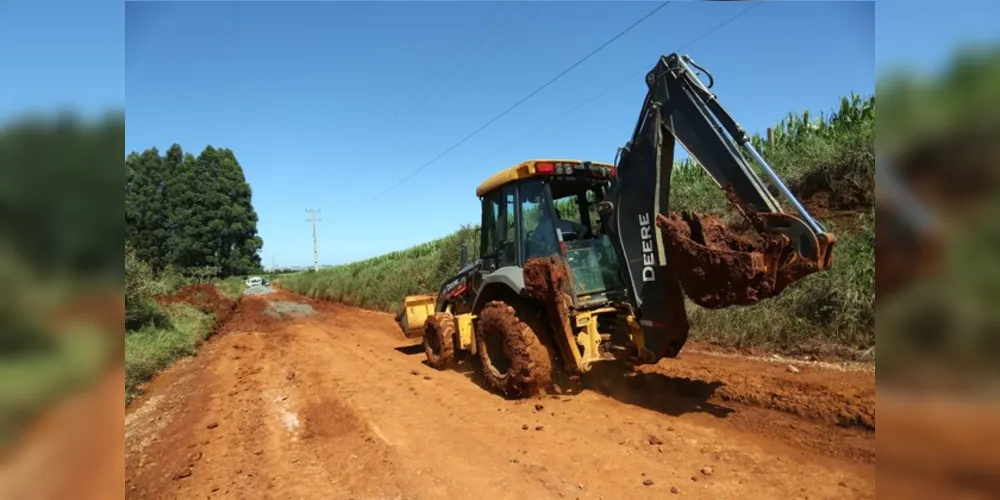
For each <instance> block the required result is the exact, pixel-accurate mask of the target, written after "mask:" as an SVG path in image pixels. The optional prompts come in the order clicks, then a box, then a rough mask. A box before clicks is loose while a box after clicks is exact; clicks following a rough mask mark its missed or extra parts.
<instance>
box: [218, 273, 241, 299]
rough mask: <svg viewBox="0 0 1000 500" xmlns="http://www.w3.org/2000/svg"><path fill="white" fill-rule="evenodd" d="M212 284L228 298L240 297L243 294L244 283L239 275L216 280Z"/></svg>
mask: <svg viewBox="0 0 1000 500" xmlns="http://www.w3.org/2000/svg"><path fill="white" fill-rule="evenodd" d="M214 284H215V288H216V289H217V290H218V291H219V293H220V294H222V296H223V297H225V298H227V299H229V300H236V299H238V298H240V296H241V295H243V290H244V289H246V283H244V280H243V279H242V278H241V277H239V276H233V277H230V278H226V279H222V280H217V281H216V282H215V283H214Z"/></svg>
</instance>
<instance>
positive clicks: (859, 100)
mask: <svg viewBox="0 0 1000 500" xmlns="http://www.w3.org/2000/svg"><path fill="white" fill-rule="evenodd" d="M753 140H754V143H755V144H756V145H757V147H758V149H760V150H761V151H762V153H763V154H764V155H765V157H766V158H767V159H768V161H769V162H770V163H771V164H772V167H774V169H775V170H776V171H777V172H778V173H779V174H780V175H781V176H782V177H783V178H784V179H785V180H786V181H787V183H788V184H789V186H790V187H791V188H792V189H793V191H795V192H796V193H797V195H798V196H799V197H800V199H802V200H804V201H805V202H806V203H807V204H809V205H810V209H811V210H812V209H814V210H813V214H814V215H815V216H817V217H818V218H819V219H820V220H821V221H823V222H824V223H825V224H826V226H827V229H828V230H831V231H834V232H835V233H836V234H837V235H838V237H839V238H840V239H839V245H838V246H837V248H836V250H835V259H836V260H835V267H834V269H833V270H831V271H829V272H826V273H820V274H817V275H813V276H810V277H808V278H806V279H804V280H801V281H800V282H799V283H797V284H795V285H793V286H791V287H790V288H789V289H788V290H786V292H785V293H784V294H783V295H782V296H780V297H777V298H774V299H771V300H768V301H764V302H762V303H760V304H757V305H754V306H748V307H734V308H730V309H726V310H721V311H708V310H703V309H701V308H699V307H697V306H695V305H693V304H689V314H690V317H691V321H692V336H693V337H694V338H699V339H703V340H708V341H712V342H718V343H724V344H728V345H739V346H750V345H755V346H767V347H770V348H776V349H780V350H791V351H802V350H822V351H829V350H830V349H829V348H830V347H835V348H836V349H835V350H837V351H839V352H841V353H842V354H844V355H853V354H854V353H857V352H859V350H860V349H866V348H868V347H871V346H873V345H874V342H875V335H874V327H875V254H874V242H875V220H874V200H873V191H874V167H875V161H874V152H875V146H874V140H875V98H874V96H871V97H867V98H863V97H862V96H856V95H855V96H851V97H846V98H843V99H842V100H841V102H840V106H839V108H838V109H837V110H836V111H835V112H834V113H831V114H830V115H829V116H823V115H821V116H819V117H816V118H811V117H810V116H809V113H808V112H803V113H801V114H794V113H792V114H789V116H788V117H787V118H786V119H784V120H782V121H781V122H780V123H779V124H777V125H776V126H775V133H774V139H773V144H769V143H768V142H767V140H766V139H765V138H762V137H759V136H757V137H754V139H753ZM760 175H762V176H763V174H762V173H761V174H760ZM775 194H777V193H775ZM671 196H672V201H671V204H672V206H674V207H675V209H677V210H692V211H697V212H701V213H713V214H717V215H721V216H723V217H729V218H731V217H732V212H731V209H730V207H729V204H728V202H727V201H726V200H725V198H724V196H723V194H722V192H721V191H720V190H719V189H718V187H717V186H716V185H715V184H714V181H713V180H712V179H711V178H710V177H709V176H708V175H707V174H706V173H705V172H704V171H703V170H702V169H701V168H699V167H698V166H697V165H695V164H694V163H693V162H691V161H680V162H678V163H677V165H676V166H675V168H674V172H673V188H672V193H671ZM779 199H780V198H779ZM568 212H569V211H568ZM475 237H476V230H475V228H474V227H464V228H462V229H461V230H459V231H458V232H456V233H455V234H452V235H450V236H448V237H445V238H442V239H439V240H434V241H431V242H428V243H424V244H422V245H418V246H416V247H413V248H410V249H408V250H404V251H399V252H393V253H390V254H387V255H382V256H379V257H375V258H372V259H368V260H364V261H360V262H355V263H352V264H347V265H343V266H337V267H334V268H330V269H325V270H321V271H320V272H319V273H312V272H307V273H300V274H295V275H290V276H286V277H283V278H282V279H281V283H282V285H283V286H285V287H288V288H289V289H291V290H294V291H297V292H300V293H304V294H307V295H309V296H311V297H314V298H323V299H328V300H333V301H338V302H343V303H346V304H351V305H356V306H360V307H366V308H372V309H379V310H383V311H391V312H395V311H398V310H399V308H400V307H401V305H402V300H403V297H404V296H406V295H411V294H417V293H427V292H436V291H437V289H438V287H440V286H441V284H442V283H443V281H444V279H446V278H447V277H449V276H451V275H453V274H454V273H455V272H457V270H458V263H459V251H460V248H461V244H462V243H463V242H464V243H466V244H468V245H469V249H470V255H472V254H473V253H474V252H475V251H476V250H477V249H478V242H477V241H475Z"/></svg>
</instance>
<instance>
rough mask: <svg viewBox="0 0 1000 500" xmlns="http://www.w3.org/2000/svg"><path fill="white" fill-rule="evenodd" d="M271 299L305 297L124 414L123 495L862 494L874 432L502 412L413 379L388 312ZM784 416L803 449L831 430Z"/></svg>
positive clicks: (716, 417) (420, 376)
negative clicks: (840, 437)
mask: <svg viewBox="0 0 1000 500" xmlns="http://www.w3.org/2000/svg"><path fill="white" fill-rule="evenodd" d="M268 300H270V301H276V300H281V301H296V302H301V301H303V299H301V298H298V297H296V296H293V295H291V294H287V293H284V292H282V293H278V294H275V295H271V296H261V297H248V298H246V299H244V301H243V305H241V308H240V310H238V311H237V312H236V315H235V316H234V318H233V320H232V322H231V323H230V325H229V326H228V327H227V328H226V329H225V331H224V332H223V333H222V334H220V335H218V336H216V337H215V338H214V339H213V340H211V341H209V342H208V343H207V344H206V345H205V346H204V347H203V349H202V351H201V352H200V353H199V355H198V357H197V358H194V359H192V360H189V362H187V363H182V364H181V365H179V366H178V367H176V368H173V369H171V370H168V371H167V372H165V373H164V374H163V375H162V376H161V377H159V378H158V379H157V381H155V382H154V383H153V384H152V385H151V387H150V388H149V391H148V394H147V396H145V397H144V398H143V399H142V400H140V401H137V403H136V404H135V405H134V406H136V407H135V408H134V409H133V410H132V411H131V412H130V415H129V417H130V418H131V419H132V422H131V423H130V426H129V427H130V428H131V433H129V435H128V436H127V439H126V441H127V446H126V462H127V464H128V465H127V467H126V472H127V481H126V483H127V493H128V495H129V496H130V497H131V496H134V497H137V498H144V497H156V498H194V497H199V496H201V497H207V498H215V497H218V498H251V497H252V498H278V497H281V498H296V497H297V498H383V497H384V498H422V499H423V498H470V497H478V496H484V495H485V496H487V497H489V498H560V497H566V498H637V499H638V498H663V497H664V496H665V495H670V494H671V490H672V489H676V490H677V491H678V492H679V493H680V494H683V495H686V496H688V497H694V498H713V499H714V498H726V497H746V498H789V497H794V498H802V497H806V496H808V497H809V498H847V497H851V498H871V497H874V492H875V483H874V478H875V467H874V463H873V460H874V458H873V457H874V455H873V452H874V433H873V432H869V431H862V430H857V431H858V432H866V433H867V435H861V436H862V437H865V439H867V441H870V442H871V443H872V444H871V449H872V462H868V461H867V460H864V459H859V458H858V457H856V456H853V455H851V454H841V455H838V454H837V453H831V451H836V450H823V449H814V448H810V447H809V444H808V442H807V441H803V440H799V441H797V442H790V441H788V440H785V439H780V438H779V436H781V435H782V433H786V432H788V431H789V430H788V428H786V427H783V421H782V420H780V419H771V420H768V419H767V418H765V417H766V416H768V415H770V416H773V415H785V414H782V413H781V412H777V411H774V410H763V409H759V411H760V412H762V413H760V414H757V416H756V417H752V418H750V417H739V418H744V421H743V422H744V424H745V425H744V427H742V428H741V427H740V425H734V424H733V422H736V421H738V418H737V417H734V416H740V415H752V412H750V410H749V409H751V408H753V407H752V406H750V405H745V407H743V406H740V407H736V410H735V411H733V405H732V404H731V403H726V402H724V401H720V402H718V404H717V403H716V402H713V401H714V400H712V399H711V397H708V398H702V400H701V401H700V402H699V401H696V400H695V401H690V400H689V401H684V400H683V399H684V398H679V399H680V400H678V398H675V400H674V402H673V403H670V404H674V405H677V406H676V407H675V408H673V409H672V410H673V411H665V410H671V408H669V407H657V406H656V405H655V404H649V402H648V401H642V402H640V403H643V404H637V402H630V401H628V400H627V399H626V398H625V397H623V396H622V395H621V394H613V393H605V394H602V393H601V391H600V390H585V391H583V392H581V393H579V394H576V395H563V396H549V397H545V398H542V399H538V400H526V401H508V400H505V399H503V398H501V397H499V396H496V395H494V394H492V393H490V392H488V391H487V390H485V389H484V388H483V387H482V385H481V382H480V381H478V380H477V377H475V376H474V375H473V374H472V373H471V370H470V366H469V365H468V364H467V363H460V364H459V366H458V368H457V369H456V370H449V371H440V372H439V371H436V370H433V369H431V368H430V367H428V366H426V365H425V364H424V359H425V357H424V355H423V353H422V351H421V350H420V349H419V347H417V348H416V349H408V348H407V344H410V343H411V341H406V340H405V339H403V337H402V335H401V334H400V333H399V330H398V327H397V326H396V325H395V323H394V321H393V319H392V317H391V315H388V314H382V313H375V312H370V311H363V310H359V309H354V308H348V307H344V306H339V305H335V304H325V303H315V302H311V301H309V303H310V304H311V305H312V306H313V307H314V308H315V309H316V310H317V311H318V312H319V314H316V315H312V316H303V317H297V318H286V319H277V318H274V317H271V316H269V315H268V314H266V313H265V308H266V307H267V301H268ZM408 352H411V353H413V354H408ZM690 358H694V356H691V357H690ZM690 358H689V359H690ZM676 361H682V362H683V361H684V359H681V360H676ZM722 362H723V360H721V358H720V361H719V363H722ZM605 389H606V388H605ZM639 389H641V387H638V388H635V387H633V388H631V389H629V390H631V391H638V390H639ZM605 392H607V391H605ZM640 392H641V391H640ZM682 396H685V397H686V398H688V399H690V394H688V393H684V394H682ZM695 399H697V398H695ZM669 400H670V399H669V398H661V399H658V401H669ZM623 402H624V403H626V404H623ZM629 403H631V404H629ZM723 403H726V404H727V405H728V406H724V405H723ZM660 404H661V405H666V406H669V404H667V403H660ZM150 406H152V407H154V409H153V410H152V411H151V410H149V409H148V407H150ZM726 411H728V412H729V414H728V416H725V417H722V416H720V415H721V414H722V413H725V412H726ZM787 418H788V419H790V420H788V422H791V421H794V422H797V423H798V425H800V426H801V427H800V429H798V430H797V432H802V433H805V434H809V435H818V434H819V433H820V432H823V431H825V430H828V429H830V428H832V426H830V425H828V424H826V423H824V422H822V421H810V420H808V419H804V418H802V417H797V416H793V415H787ZM156 419H159V421H157V420H156ZM769 421H770V422H774V423H772V424H768V423H767V422H769ZM216 423H217V424H218V425H215V426H211V427H212V428H211V429H210V428H209V427H210V424H216ZM751 424H752V425H751ZM805 424H808V425H812V426H814V427H809V426H808V425H805ZM768 425H770V427H768ZM765 428H767V429H770V430H771V433H770V434H767V433H761V432H760V431H761V429H765ZM810 433H811V434H810ZM144 439H145V442H146V446H145V447H143V446H141V444H142V443H143V442H144ZM859 439H860V438H859ZM194 457H197V459H195V458H194ZM188 471H189V473H188Z"/></svg>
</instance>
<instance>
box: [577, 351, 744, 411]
mask: <svg viewBox="0 0 1000 500" xmlns="http://www.w3.org/2000/svg"><path fill="white" fill-rule="evenodd" d="M721 386H722V382H718V381H713V382H708V381H704V380H691V379H688V378H680V377H670V376H667V375H663V374H660V373H641V372H633V371H632V370H631V369H630V368H629V367H627V366H624V365H621V364H617V363H598V364H596V365H594V367H593V368H592V369H591V370H590V371H589V372H588V373H587V374H586V375H584V376H583V377H582V379H581V380H580V383H579V384H576V387H574V389H573V390H571V391H570V392H571V393H575V392H579V391H580V390H591V391H594V392H596V393H598V394H603V395H605V396H608V397H610V398H612V399H615V400H618V401H621V402H622V403H626V404H630V405H635V406H640V407H642V408H646V409H649V410H654V411H658V412H661V413H666V414H668V415H673V416H678V415H683V414H685V413H708V414H709V415H712V416H715V417H719V418H725V417H727V416H728V415H729V414H730V413H733V412H734V411H736V410H734V409H732V408H729V407H726V406H720V405H718V404H715V403H710V402H709V399H711V397H712V395H713V394H714V393H715V391H716V389H718V388H719V387H721Z"/></svg>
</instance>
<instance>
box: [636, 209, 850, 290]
mask: <svg viewBox="0 0 1000 500" xmlns="http://www.w3.org/2000/svg"><path fill="white" fill-rule="evenodd" d="M766 215H767V216H768V217H778V216H780V217H781V218H792V219H794V217H793V216H790V215H787V214H766ZM771 224H772V225H774V224H775V221H774V220H772V221H771ZM656 225H657V226H658V227H659V228H660V230H661V231H662V234H663V243H664V247H665V248H664V250H665V252H666V256H667V261H668V262H671V263H672V264H673V265H672V267H673V271H674V275H675V276H676V278H677V280H678V282H680V285H681V288H683V290H684V294H685V295H687V296H688V298H689V299H691V301H692V302H694V303H695V304H698V305H699V306H702V307H705V308H708V309H721V308H725V307H730V306H736V305H750V304H755V303H757V302H758V301H760V300H763V299H767V298H770V297H773V296H775V295H778V294H780V293H781V292H782V291H783V290H784V289H785V288H787V287H788V286H789V285H791V284H792V283H794V282H796V281H798V280H800V279H802V278H803V277H805V276H808V275H810V274H812V273H815V272H817V271H822V270H824V269H828V268H829V267H830V264H831V261H832V258H831V257H832V252H831V249H832V247H833V245H834V244H835V242H836V237H834V235H833V234H831V233H825V234H824V235H823V238H821V239H817V238H816V237H815V236H813V235H811V234H804V235H801V236H802V237H803V238H807V237H809V236H812V241H808V240H807V241H805V242H802V241H799V242H795V241H793V240H792V239H791V238H789V237H788V236H787V235H785V234H780V233H766V234H754V235H743V234H739V233H737V232H736V231H733V230H732V229H730V228H729V227H728V226H727V225H726V224H725V223H723V221H722V220H720V219H718V218H716V217H712V216H697V215H694V214H690V213H683V214H677V213H673V212H671V213H670V214H669V216H664V215H658V216H657V219H656ZM790 225H793V224H790ZM795 243H798V245H803V244H804V245H805V247H804V248H803V247H801V246H800V247H798V248H797V247H796V245H795Z"/></svg>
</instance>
